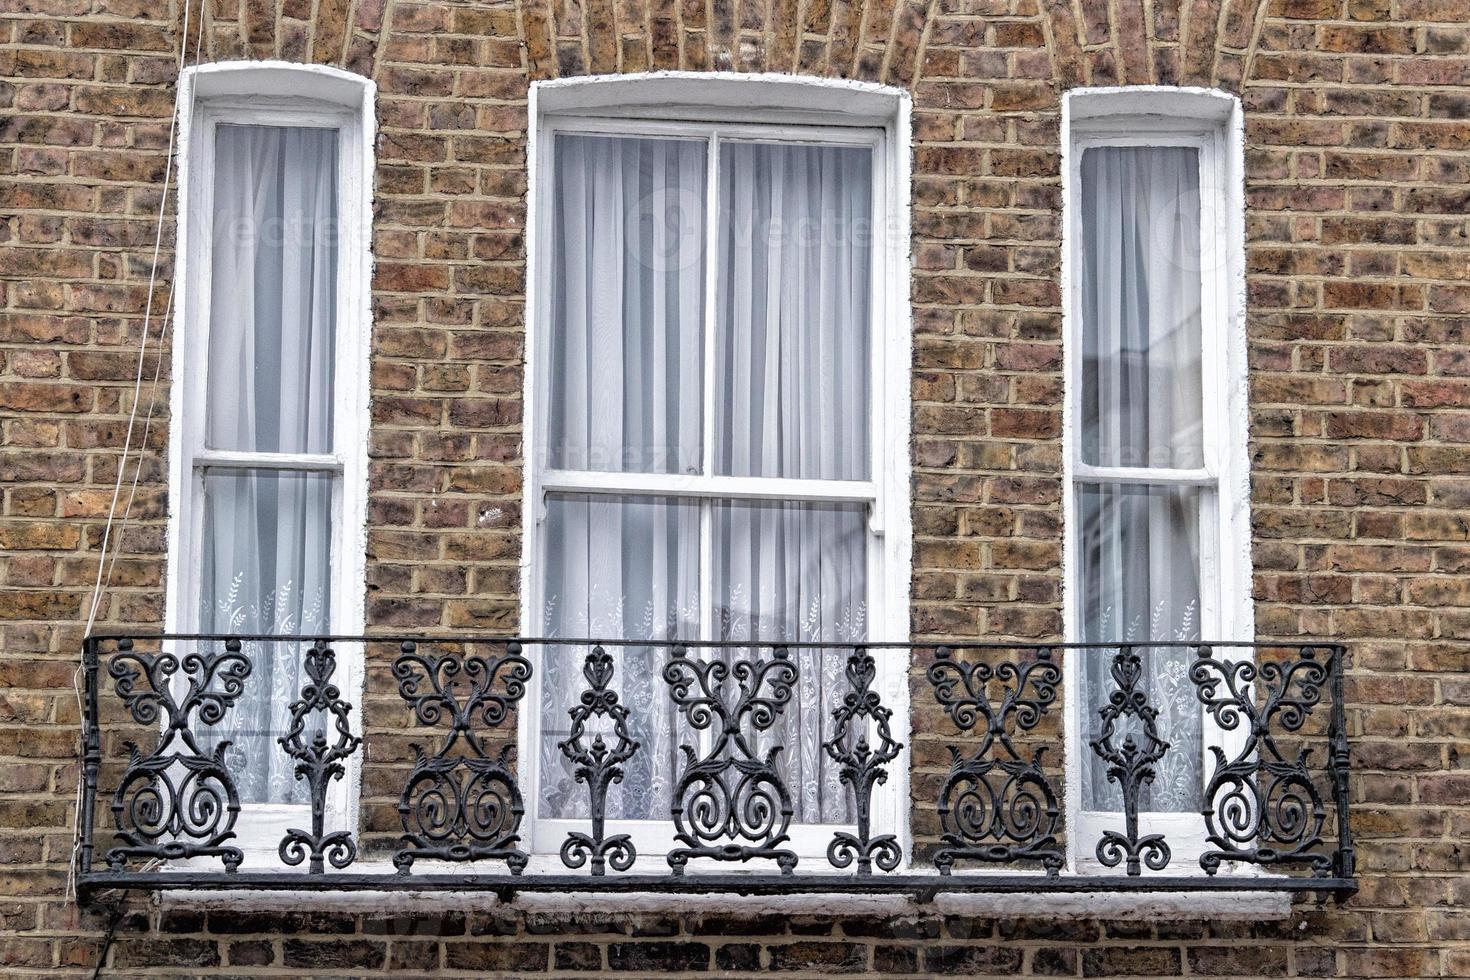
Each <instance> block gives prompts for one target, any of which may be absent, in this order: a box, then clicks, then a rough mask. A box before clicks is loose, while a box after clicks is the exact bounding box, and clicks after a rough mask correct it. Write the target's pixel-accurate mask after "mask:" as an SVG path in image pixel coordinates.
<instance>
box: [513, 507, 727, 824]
mask: <svg viewBox="0 0 1470 980" xmlns="http://www.w3.org/2000/svg"><path fill="white" fill-rule="evenodd" d="M545 542H546V544H545V553H544V559H543V561H542V563H541V564H542V568H541V596H542V615H541V628H542V629H543V630H544V631H545V635H547V636H551V637H569V638H581V637H590V638H594V639H623V638H626V639H654V640H662V639H672V638H679V639H696V638H698V636H699V504H698V503H697V502H693V501H684V500H677V499H674V498H663V497H613V496H580V495H578V496H573V495H566V496H563V495H555V494H554V495H550V496H548V499H547V502H546V522H545ZM608 652H609V653H611V654H612V655H613V658H614V674H613V685H612V686H613V689H614V690H616V691H617V692H618V696H619V698H620V699H621V701H622V703H623V704H624V705H626V706H627V707H628V709H629V710H630V711H631V712H632V716H631V718H630V719H629V727H630V729H631V732H632V735H633V738H635V739H637V740H638V742H639V744H640V748H639V750H638V752H637V753H636V754H635V755H634V756H633V758H632V759H630V760H628V762H627V763H626V764H624V766H623V768H624V770H625V772H626V775H625V776H624V778H623V782H622V785H621V786H616V787H613V788H612V789H611V790H610V791H609V794H608V809H607V815H608V816H609V817H612V818H627V819H659V820H667V819H668V816H669V796H670V793H671V792H672V789H673V781H674V778H675V775H676V773H677V771H678V766H679V765H681V764H682V761H681V760H682V756H678V755H676V752H677V747H678V745H679V744H681V743H683V742H690V744H695V741H697V739H696V740H695V741H691V739H693V738H694V736H693V735H692V734H691V732H689V731H688V730H687V729H686V726H684V725H683V723H682V721H681V720H680V719H677V718H676V715H675V710H674V704H673V701H672V700H671V699H670V697H669V692H668V684H667V683H665V681H664V679H663V675H662V669H663V664H664V662H665V660H666V659H667V653H668V651H667V648H666V647H653V648H646V647H619V648H616V649H612V648H610V649H609V651H608ZM586 654H587V648H586V647H585V646H584V645H567V646H565V647H562V646H554V647H547V648H545V650H544V655H543V660H542V668H541V669H542V674H541V677H542V684H541V746H540V762H541V802H540V813H541V814H542V816H546V817H579V816H585V815H586V814H587V787H586V785H585V784H580V783H577V782H576V781H575V780H574V778H573V767H572V766H571V765H570V764H569V763H568V762H567V761H566V759H565V757H564V756H563V755H562V753H561V751H560V749H558V748H557V743H558V742H560V741H561V740H562V739H564V738H566V737H567V734H568V726H569V718H568V715H567V711H568V710H569V709H570V708H571V707H572V705H574V704H575V703H577V701H578V700H579V699H580V697H581V693H582V690H583V689H584V688H585V686H586V681H585V680H584V678H583V677H582V665H583V661H584V658H585V656H586ZM591 730H592V731H594V732H595V731H599V730H605V729H599V728H598V727H596V726H595V725H594V726H593V727H592V729H591Z"/></svg>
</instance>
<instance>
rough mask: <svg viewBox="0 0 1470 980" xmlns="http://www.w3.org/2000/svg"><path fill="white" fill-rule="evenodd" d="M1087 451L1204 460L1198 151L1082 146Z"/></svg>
mask: <svg viewBox="0 0 1470 980" xmlns="http://www.w3.org/2000/svg"><path fill="white" fill-rule="evenodd" d="M1080 204H1081V208H1082V262H1081V266H1082V275H1081V288H1082V319H1083V331H1082V337H1083V343H1082V346H1083V351H1082V411H1081V423H1082V424H1081V438H1082V459H1083V461H1084V462H1086V463H1091V464H1094V465H1099V466H1147V467H1177V468H1181V469H1188V468H1197V467H1201V466H1203V465H1204V454H1203V442H1202V430H1201V417H1202V416H1201V412H1202V405H1203V402H1202V396H1201V387H1200V336H1201V329H1200V195H1199V153H1198V151H1197V150H1195V149H1194V148H1193V147H1144V146H1103V147H1091V148H1089V149H1087V150H1086V151H1085V152H1084V153H1083V155H1082V188H1081V195H1080Z"/></svg>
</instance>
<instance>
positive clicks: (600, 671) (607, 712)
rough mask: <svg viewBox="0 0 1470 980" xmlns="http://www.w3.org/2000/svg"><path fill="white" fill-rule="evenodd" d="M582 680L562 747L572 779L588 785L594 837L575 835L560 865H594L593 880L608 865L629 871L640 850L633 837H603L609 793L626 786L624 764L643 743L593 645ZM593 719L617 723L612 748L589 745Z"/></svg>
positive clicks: (605, 658)
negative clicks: (636, 736)
mask: <svg viewBox="0 0 1470 980" xmlns="http://www.w3.org/2000/svg"><path fill="white" fill-rule="evenodd" d="M582 676H584V677H586V678H587V684H588V688H587V690H585V691H583V692H582V698H581V701H580V702H579V703H578V704H576V705H574V706H573V707H572V708H571V709H570V711H569V712H568V713H569V714H570V715H571V716H572V730H571V732H570V734H568V736H567V737H566V739H564V740H563V741H561V742H558V743H557V748H559V749H560V750H561V752H562V755H564V756H566V757H567V758H568V759H569V760H570V761H571V762H572V764H573V765H575V766H576V769H575V770H574V771H573V777H574V778H575V779H576V780H577V782H579V783H586V784H587V792H588V795H589V796H590V798H591V799H590V803H591V808H592V833H591V834H584V833H580V832H578V831H573V832H572V833H570V834H568V835H567V839H566V841H565V842H563V844H562V846H561V860H562V863H563V864H565V865H566V866H567V867H569V868H580V867H582V866H583V865H584V864H587V863H588V862H589V861H590V862H591V865H592V867H591V871H592V874H593V875H594V876H597V877H601V876H602V875H603V874H604V873H606V868H607V866H608V865H612V869H613V870H614V871H627V870H628V869H629V868H631V867H632V866H633V861H634V860H635V859H636V857H637V851H636V850H635V849H634V847H633V838H632V837H630V836H629V835H627V834H614V835H613V836H612V837H606V836H604V833H603V831H604V827H605V825H606V820H607V791H608V787H609V786H611V785H612V784H613V783H621V782H622V781H623V763H624V762H627V761H628V760H629V759H631V758H632V757H633V754H634V753H635V752H637V751H638V742H637V741H636V740H635V739H633V738H632V737H631V736H629V734H628V709H627V707H626V706H624V705H622V704H619V703H618V695H617V692H616V691H612V690H609V688H608V685H609V684H611V683H612V678H613V659H612V657H610V656H609V655H608V653H607V651H606V650H604V649H603V648H602V647H601V646H594V647H593V648H592V651H591V652H590V653H588V654H587V659H586V661H585V662H584V663H583V665H582ZM593 718H607V719H609V720H610V721H611V722H612V733H611V734H612V735H613V737H614V738H615V739H616V741H615V742H614V744H613V745H612V746H609V745H608V744H607V742H606V741H604V740H603V737H602V735H601V734H600V733H596V734H594V735H593V736H592V742H591V744H590V745H589V744H588V743H587V725H588V722H589V721H591V720H592V719H593Z"/></svg>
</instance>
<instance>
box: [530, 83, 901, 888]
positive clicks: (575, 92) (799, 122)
mask: <svg viewBox="0 0 1470 980" xmlns="http://www.w3.org/2000/svg"><path fill="white" fill-rule="evenodd" d="M530 119H531V140H530V157H529V160H530V162H529V173H530V174H531V175H532V179H531V194H530V195H529V214H528V220H527V257H528V263H529V268H528V273H527V283H528V290H527V310H526V324H527V330H526V367H525V402H524V403H525V405H526V406H527V412H526V414H525V433H524V439H525V446H526V447H527V448H526V452H525V454H524V455H525V474H524V488H525V496H524V499H525V501H526V507H525V514H524V517H523V521H524V534H525V540H524V543H523V548H522V565H521V597H522V601H521V610H520V614H521V623H522V631H523V632H526V633H528V634H532V635H534V634H535V633H536V632H537V631H538V629H539V623H540V615H539V610H540V609H541V608H542V606H541V596H540V592H541V587H540V567H541V566H540V563H541V561H542V560H543V559H542V555H543V545H542V537H543V534H542V529H543V526H544V516H545V499H546V494H547V493H548V492H574V493H594V492H601V493H605V494H609V495H613V494H616V495H629V494H636V495H646V494H655V495H658V496H670V497H683V498H699V499H746V500H762V499H767V500H769V499H776V500H810V501H826V502H859V503H866V504H868V505H869V520H868V525H869V547H868V583H869V586H868V589H869V596H868V599H869V607H868V608H869V618H868V634H869V636H870V638H871V639H872V640H873V641H875V642H877V641H887V642H893V643H905V642H907V640H908V636H909V579H910V564H911V544H910V541H911V536H912V535H911V519H910V513H909V466H910V463H909V450H908V443H909V400H910V396H909V386H910V362H911V361H910V359H911V338H910V333H911V327H910V312H909V303H908V279H909V260H908V256H909V244H908V243H909V233H908V200H909V101H908V96H907V94H906V93H904V92H901V91H900V90H897V89H892V88H888V87H886V86H879V85H871V84H866V83H855V82H842V81H836V82H834V81H828V80H817V79H798V78H793V77H791V76H780V75H740V74H735V73H723V72H722V73H692V72H660V73H656V74H646V75H623V76H603V77H592V78H582V79H566V80H557V81H550V82H537V83H534V84H533V85H532V88H531V94H530ZM558 132H593V133H604V134H610V135H629V136H636V135H663V136H681V137H689V138H704V139H707V140H709V141H710V147H711V150H712V151H713V149H714V146H715V145H716V144H717V142H718V140H719V139H721V138H727V137H728V138H738V139H741V140H743V141H749V140H752V139H758V140H763V141H776V142H798V143H814V142H815V143H828V144H847V145H865V146H871V147H873V149H874V159H873V216H874V228H875V233H876V234H875V241H874V250H873V263H874V266H873V277H872V284H873V286H872V288H873V297H872V304H871V317H872V323H871V344H872V352H873V353H872V368H871V370H872V388H871V392H872V394H871V405H872V408H871V416H870V418H871V423H870V425H871V428H870V452H871V458H870V469H869V473H870V476H869V479H867V480H861V481H840V480H806V479H785V478H768V477H735V476H715V475H710V474H709V469H710V466H709V463H710V460H711V458H712V452H713V426H714V411H713V398H714V385H713V383H712V379H711V373H710V371H711V365H712V364H713V361H714V343H713V340H714V329H715V318H714V311H715V297H714V284H713V278H712V277H713V270H714V268H715V266H716V260H715V252H716V251H717V250H715V249H714V248H712V247H710V246H707V259H706V261H707V262H708V265H707V270H706V294H707V295H706V297H705V316H704V334H705V383H704V390H703V398H704V406H705V408H704V423H703V424H704V441H703V452H704V458H705V466H704V471H705V472H704V473H703V474H702V475H699V476H690V475H682V474H667V475H665V474H650V473H585V472H575V471H566V470H552V469H549V468H546V467H545V466H544V465H543V464H544V456H545V454H544V451H543V449H542V447H541V445H540V443H539V442H538V439H539V434H540V432H541V431H542V429H543V426H544V422H545V419H546V417H547V414H546V413H547V411H548V401H547V394H548V391H549V389H550V381H549V378H548V377H547V371H548V370H549V367H548V363H546V362H547V361H548V360H549V359H547V358H545V357H544V356H542V353H541V352H542V350H543V348H544V346H545V339H546V337H547V336H549V331H550V322H549V319H548V316H547V313H546V312H544V311H547V310H549V309H550V298H551V283H550V274H549V266H550V261H549V249H550V243H551V224H550V222H551V214H552V207H551V205H550V202H549V200H547V199H545V196H546V195H548V194H549V193H550V188H551V187H552V186H553V184H552V181H551V176H552V170H551V168H552V162H553V161H552V157H553V147H554V139H555V134H556V133H558ZM717 164H718V161H717V158H716V154H715V153H714V152H711V153H710V154H709V156H708V159H707V166H708V168H709V170H708V172H707V173H708V176H707V178H706V187H705V193H706V222H707V224H706V231H705V235H706V238H707V240H708V241H709V242H713V241H714V240H715V239H714V237H713V236H714V233H715V221H716V220H717V214H718V211H717V208H716V207H715V201H716V197H715V196H716V194H717V193H718V187H719V182H718V180H717V179H716V178H717V171H716V167H717ZM706 513H708V511H706ZM703 523H704V527H703V534H702V537H705V538H706V539H707V538H708V535H709V528H708V523H709V521H708V518H707V517H706V519H705V520H704V522H703ZM707 544H708V540H706V541H705V542H704V545H702V547H701V551H702V553H703V554H708V551H709V549H708V547H706V546H705V545H707ZM704 564H705V565H708V562H705V563H704ZM708 578H709V570H708V568H704V569H702V571H701V607H702V608H704V609H705V610H706V615H705V617H704V618H705V620H706V623H705V634H706V635H709V623H708V619H709V617H708V615H707V611H708V605H707V604H708V602H709V596H710V588H709V581H708ZM530 654H531V656H532V658H533V664H534V665H535V668H536V669H535V672H534V673H533V677H532V681H531V683H530V685H529V687H528V690H527V692H526V695H525V698H524V701H523V702H522V703H523V704H524V705H526V706H527V708H528V709H529V710H522V711H520V712H518V737H519V745H520V751H519V753H518V758H519V760H520V769H519V771H520V779H521V788H522V792H523V795H524V798H525V800H526V803H527V805H526V817H525V822H524V824H523V830H522V837H523V839H524V840H525V841H526V842H527V843H528V845H529V850H530V851H531V853H532V861H533V864H532V866H533V867H537V866H545V867H548V868H555V867H558V866H559V862H558V860H557V858H556V854H557V853H558V851H559V849H560V847H561V844H562V842H563V841H565V839H566V835H567V833H568V831H571V830H580V831H585V829H586V827H585V823H586V821H585V820H560V819H550V818H541V817H540V815H539V812H538V811H539V807H540V798H541V794H540V783H539V772H538V771H537V770H538V764H539V751H540V743H539V736H540V726H541V718H540V703H541V691H540V677H541V671H540V669H539V667H540V664H539V660H537V651H536V650H535V649H534V648H532V649H531V651H530ZM877 660H878V669H879V673H878V677H877V678H876V680H875V684H874V686H875V688H876V689H877V690H878V691H879V693H880V695H881V697H882V698H883V701H884V703H885V704H887V705H888V706H890V707H892V708H893V710H894V725H893V728H894V733H895V737H896V738H899V739H900V740H902V741H903V742H904V743H905V748H904V750H903V754H902V755H901V756H900V757H899V758H897V759H895V760H894V761H893V763H892V764H891V765H890V767H889V779H888V782H887V784H886V785H885V786H882V787H879V788H878V789H877V790H876V791H875V792H874V796H873V811H872V812H873V820H874V830H873V833H875V834H878V833H896V834H898V835H899V838H900V841H901V843H902V844H903V845H904V847H903V849H904V853H905V855H907V854H908V852H909V847H908V842H909V836H908V834H909V832H908V802H909V799H908V797H909V792H908V783H909V780H908V749H907V745H908V743H909V742H910V739H909V738H908V731H909V722H908V684H907V676H908V666H909V664H908V658H907V657H906V656H905V655H903V654H901V653H899V652H892V653H886V654H880V655H879V656H878V657H877ZM614 792H616V790H614ZM834 829H836V828H835V827H833V826H830V825H805V826H793V828H792V843H791V845H790V846H791V847H792V848H793V849H794V850H796V851H797V852H798V854H800V855H801V858H802V862H803V865H802V866H803V867H804V868H807V869H808V870H820V869H821V868H822V867H827V868H828V869H829V870H831V869H830V866H829V865H827V863H826V856H825V855H826V846H827V844H828V842H829V841H830V840H831V835H832V831H833V830H834ZM606 832H607V833H608V834H614V833H630V834H632V835H633V838H634V843H635V845H636V846H637V848H638V852H639V864H638V867H641V868H649V867H653V868H655V869H660V868H661V869H664V870H666V869H667V865H666V863H665V861H664V855H665V854H666V853H667V852H668V851H669V850H670V849H671V848H672V847H674V846H677V845H676V843H675V841H674V839H673V835H672V833H673V825H672V821H671V820H670V821H651V820H650V821H644V820H638V821H613V820H609V821H608V824H607V831H606ZM706 863H707V862H704V861H696V862H693V863H692V864H691V870H695V869H698V868H699V867H701V866H703V865H704V864H706ZM723 866H724V867H725V868H726V869H728V867H729V865H728V864H724V865H723Z"/></svg>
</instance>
